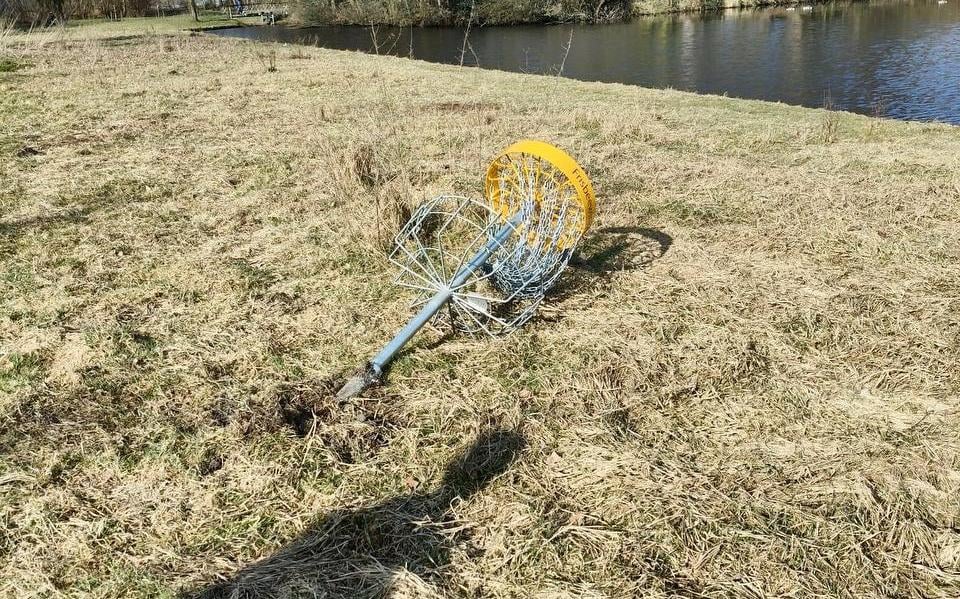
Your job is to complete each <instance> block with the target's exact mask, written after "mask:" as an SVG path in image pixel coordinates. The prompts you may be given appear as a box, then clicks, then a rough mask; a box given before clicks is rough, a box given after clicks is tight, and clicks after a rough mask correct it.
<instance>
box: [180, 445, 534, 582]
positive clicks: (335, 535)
mask: <svg viewBox="0 0 960 599" xmlns="http://www.w3.org/2000/svg"><path fill="white" fill-rule="evenodd" d="M524 445H525V441H524V438H523V437H522V436H521V435H520V434H519V433H517V432H514V431H510V430H494V431H491V432H487V433H485V434H482V435H480V437H479V438H478V439H477V440H476V441H475V442H474V443H473V444H472V445H471V447H470V448H469V449H468V450H467V451H465V452H464V453H463V454H461V455H460V456H458V457H457V458H456V459H454V460H453V461H451V462H450V463H449V464H448V465H447V467H446V471H445V474H444V477H443V481H442V483H441V484H440V486H439V487H438V488H436V489H434V490H432V491H427V492H416V493H411V494H408V495H401V496H398V497H393V498H390V499H387V500H385V501H383V502H381V503H379V504H376V505H373V506H370V507H366V508H360V509H345V510H337V511H334V512H331V513H329V514H327V515H325V516H324V517H322V518H321V519H319V520H318V521H317V522H316V523H315V524H314V525H312V526H310V527H309V528H308V529H307V530H306V531H305V532H304V533H302V534H301V535H300V536H298V537H297V538H295V539H293V540H292V541H290V542H289V543H288V544H287V545H285V546H284V547H283V548H281V549H280V550H279V551H277V552H276V553H275V554H273V555H272V556H270V557H268V558H266V559H263V560H261V561H259V562H256V563H254V564H251V565H249V566H247V567H245V568H243V569H241V570H240V571H238V572H236V573H235V574H233V575H232V576H230V577H229V578H227V579H225V580H223V581H222V582H218V583H215V584H211V585H210V586H208V587H206V588H202V589H199V590H195V591H189V592H187V593H184V594H183V595H181V597H184V598H193V599H228V598H229V599H253V598H261V597H263V598H267V597H344V598H347V597H350V598H353V597H382V596H385V595H386V594H387V593H388V592H389V591H390V587H391V584H392V582H393V578H394V576H395V575H396V574H397V573H398V572H399V571H400V570H401V569H406V570H407V571H410V572H412V573H414V574H416V575H417V576H419V577H421V578H423V579H426V580H432V581H433V582H436V583H440V584H442V583H443V576H444V575H443V573H444V570H445V569H446V567H447V565H448V564H449V561H450V552H451V551H452V550H453V549H454V548H455V547H456V546H457V545H459V544H462V543H464V542H465V541H466V540H467V539H468V537H467V533H465V532H464V531H462V530H461V531H456V530H454V531H453V532H451V530H450V529H456V528H458V527H455V526H453V525H454V522H453V516H452V515H451V514H450V505H451V502H453V501H454V500H458V499H459V500H466V499H468V498H469V497H470V496H471V495H473V494H475V493H477V492H479V491H480V490H482V489H483V488H484V487H485V486H486V485H487V484H488V483H489V482H490V481H491V480H493V479H494V478H495V477H496V476H498V475H500V474H502V473H503V472H505V471H506V470H507V468H509V466H510V465H511V464H512V463H513V461H514V460H515V459H516V458H517V456H518V455H519V454H520V452H521V450H522V449H523V447H524Z"/></svg>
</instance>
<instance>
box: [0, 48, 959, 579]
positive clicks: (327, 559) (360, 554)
mask: <svg viewBox="0 0 960 599" xmlns="http://www.w3.org/2000/svg"><path fill="white" fill-rule="evenodd" d="M3 42H4V43H3V45H4V48H3V53H4V56H8V57H10V60H15V61H16V64H18V65H23V67H22V68H20V67H18V68H17V70H15V71H10V72H3V73H0V121H2V127H0V154H2V160H0V353H2V357H0V448H2V451H0V594H4V595H7V596H17V597H30V596H61V595H69V596H97V597H119V596H123V597H147V596H151V597H152V596H168V597H169V596H174V595H176V594H178V593H181V592H184V593H192V592H197V591H202V590H203V589H207V590H208V591H209V593H208V595H214V596H215V595H216V594H217V593H218V592H231V591H232V590H236V592H237V594H238V595H239V596H244V593H246V594H247V595H249V594H252V593H259V594H261V595H267V596H269V595H283V594H284V593H288V594H300V595H303V596H323V594H324V593H325V592H328V591H329V592H333V593H334V594H335V595H340V596H364V595H377V594H381V593H382V592H383V589H384V588H387V589H389V593H390V594H391V595H392V596H395V597H402V596H418V597H422V596H459V597H468V596H482V597H625V596H649V597H666V596H677V595H681V596H702V597H721V596H736V597H767V596H792V597H881V596H883V597H889V596H896V597H956V596H958V594H960V438H958V437H960V432H958V431H960V413H958V400H957V397H958V390H960V370H958V368H957V364H958V358H960V346H958V339H960V320H958V318H957V314H958V313H960V254H958V249H957V248H960V228H958V226H957V220H958V218H960V130H958V129H956V128H951V127H947V126H939V125H922V124H906V123H896V122H892V121H884V123H883V127H875V126H874V123H875V121H874V120H872V119H870V118H866V117H860V116H854V115H850V114H844V113H836V112H833V113H827V112H825V111H821V110H808V109H802V108H791V107H787V106H781V105H774V104H768V103H763V102H749V101H741V100H732V99H726V98H719V97H703V96H696V95H691V94H683V93H679V92H671V91H652V90H644V89H638V88H631V87H625V86H618V85H600V84H588V83H579V82H574V81H566V80H557V79H555V78H542V77H534V76H525V75H514V74H505V73H496V72H485V71H479V70H474V69H457V68H452V67H446V66H438V65H429V64H425V63H420V62H413V61H408V60H402V59H393V58H383V57H372V56H364V55H358V54H350V53H338V52H332V51H324V50H316V49H311V50H310V51H309V55H310V56H311V59H310V60H300V59H299V58H298V56H296V55H295V54H289V53H288V52H276V51H274V49H273V48H271V47H265V46H264V45H261V44H252V43H240V42H234V41H229V40H226V39H211V38H207V37H204V36H194V37H189V36H185V35H183V36H181V35H177V36H146V37H142V38H137V39H130V40H123V41H122V42H117V41H111V40H105V41H98V40H87V39H78V38H77V37H72V38H71V39H68V40H63V39H59V38H43V39H37V40H34V39H33V38H27V39H24V38H23V37H20V36H17V37H7V38H5V39H4V40H3ZM264 55H272V56H274V57H275V68H276V70H275V72H268V70H269V69H265V68H264V64H263V60H262V56H264ZM825 123H829V131H827V130H826V127H827V126H826V125H825ZM519 137H539V138H544V139H547V140H550V141H553V142H555V143H558V144H560V145H562V146H564V147H566V148H568V149H569V150H570V151H571V152H572V153H573V154H574V155H575V156H577V157H578V159H579V160H580V161H581V162H582V164H583V165H584V166H585V167H586V169H587V170H588V172H590V173H591V175H592V176H593V178H594V181H595V182H596V185H597V189H598V194H599V204H600V213H599V218H598V222H597V223H596V225H595V228H594V233H593V236H592V237H591V238H590V240H589V242H588V243H587V244H586V246H585V247H584V249H583V252H582V255H581V256H580V257H579V259H578V260H577V261H576V263H575V264H574V265H573V267H572V268H571V269H570V271H569V273H568V276H567V277H566V278H565V279H564V281H563V284H562V286H561V288H560V289H558V291H557V294H556V295H555V296H554V297H553V299H552V300H551V301H550V302H548V305H547V306H546V307H545V309H544V310H543V312H542V314H541V317H540V318H538V319H537V320H535V321H534V322H532V323H531V324H530V325H529V326H528V327H526V328H525V329H524V330H522V331H521V332H519V333H517V334H515V335H513V336H510V337H507V338H505V339H501V340H497V341H489V340H485V339H476V340H475V339H469V338H451V339H444V340H440V338H439V335H438V334H436V333H433V332H431V333H428V334H424V335H422V336H421V337H419V338H418V339H417V341H416V343H415V344H414V345H413V346H412V347H411V348H410V350H409V351H408V352H406V353H405V354H404V355H403V356H402V357H401V358H400V359H399V361H398V362H397V364H396V366H395V367H394V368H393V370H392V372H391V375H390V378H389V381H388V384H387V385H386V387H385V388H383V389H381V390H379V391H378V392H377V393H378V394H379V395H378V396H376V397H368V398H365V399H362V400H359V401H357V402H355V403H351V404H345V405H336V404H334V403H331V399H330V397H329V393H328V391H329V389H330V388H331V386H332V385H333V384H334V383H333V382H331V380H330V379H331V377H335V376H339V375H342V374H343V373H346V372H348V371H349V370H351V369H352V368H354V367H356V366H357V365H358V364H359V363H361V362H362V360H363V359H365V358H366V357H368V356H369V355H370V354H371V353H372V352H373V351H375V350H376V349H377V348H378V347H379V346H380V344H382V343H383V342H384V341H386V340H387V339H388V338H389V336H390V335H391V334H392V332H393V331H394V330H395V329H396V328H397V327H398V326H399V325H400V324H401V323H402V322H403V321H404V319H405V318H406V316H407V312H406V310H405V308H404V306H405V301H406V300H407V299H408V298H407V297H406V296H405V294H404V293H402V292H400V291H399V290H397V289H395V288H393V287H392V286H391V285H390V284H389V282H390V279H391V275H392V273H391V272H390V270H389V269H388V265H387V262H386V261H385V260H384V256H383V253H384V241H385V236H387V233H386V232H387V231H389V230H390V229H391V228H392V227H395V226H396V224H397V223H398V222H400V221H402V220H403V217H404V214H406V212H405V211H408V210H409V208H410V206H413V205H415V204H416V203H417V202H418V201H420V199H422V198H426V197H429V196H431V195H432V194H435V193H437V192H441V191H450V192H458V193H469V194H475V193H477V192H478V191H479V189H480V184H481V173H482V169H483V165H485V163H486V161H487V160H488V159H489V158H490V157H491V156H492V155H493V154H494V152H496V151H497V150H498V149H500V148H502V147H504V146H505V145H507V144H508V143H509V142H511V141H513V140H515V139H516V138H519ZM24 148H30V151H24ZM484 431H488V432H489V431H500V432H491V433H489V434H488V435H487V436H483V437H481V438H482V439H484V441H483V442H482V443H480V444H479V445H477V447H475V448H474V450H473V451H468V449H467V448H468V447H469V446H470V445H471V444H472V443H474V440H475V439H477V438H478V437H479V436H481V434H482V433H483V432H484ZM491 439H501V440H503V439H506V440H507V441H509V443H508V444H507V445H508V446H509V448H512V449H511V450H510V453H509V456H507V457H504V458H503V459H500V458H497V457H496V456H497V455H501V454H502V452H501V454H498V453H497V451H496V449H497V447H500V446H494V445H491V443H490V440H491ZM521 447H522V450H521ZM491 448H492V449H491ZM458 456H463V457H459V458H458ZM478 456H480V457H478ZM483 456H494V457H493V458H489V459H486V461H484V459H485V458H484V459H481V458H482V457H483ZM508 458H509V459H508ZM448 464H450V465H448ZM470 464H473V465H472V466H470ZM445 471H446V473H447V474H446V475H444V472H445ZM457 472H459V473H460V474H456V473H457ZM451 473H454V474H451ZM457 496H459V497H460V499H457ZM216 585H220V586H216Z"/></svg>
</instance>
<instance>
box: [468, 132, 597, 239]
mask: <svg viewBox="0 0 960 599" xmlns="http://www.w3.org/2000/svg"><path fill="white" fill-rule="evenodd" d="M511 154H526V155H528V156H533V157H535V158H539V159H540V160H543V161H545V162H549V163H550V164H551V165H553V167H554V168H556V169H557V170H558V171H560V172H561V173H563V175H564V176H565V177H566V178H567V180H568V181H569V182H570V184H571V185H572V186H573V188H574V189H575V190H576V192H577V201H578V202H579V204H580V207H581V209H582V210H583V217H584V218H583V224H582V227H581V230H580V232H581V233H585V232H586V231H587V229H589V228H590V225H591V224H592V223H593V217H594V213H595V212H596V209H597V198H596V195H594V193H593V184H592V183H591V182H590V178H589V177H587V173H586V171H584V170H583V168H581V167H580V165H579V164H577V161H576V160H574V159H573V157H572V156H570V154H567V153H566V152H564V151H563V150H561V149H560V148H558V147H556V146H554V145H553V144H549V143H547V142H545V141H538V140H535V139H522V140H520V141H518V142H516V143H514V144H511V145H510V146H509V147H508V148H507V149H505V150H504V151H502V152H500V153H499V154H498V155H497V157H496V158H494V159H493V161H492V162H491V163H490V166H489V167H488V168H487V176H486V180H485V182H484V193H485V194H486V196H487V199H488V200H489V201H490V202H491V203H492V204H493V207H494V209H496V210H498V211H499V209H500V186H499V184H498V179H499V173H500V170H501V168H502V166H503V163H502V161H501V160H500V159H501V158H503V157H504V156H509V155H511Z"/></svg>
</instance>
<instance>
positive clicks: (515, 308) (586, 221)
mask: <svg viewBox="0 0 960 599" xmlns="http://www.w3.org/2000/svg"><path fill="white" fill-rule="evenodd" d="M484 195H485V196H486V197H485V201H479V200H475V199H471V198H465V197H459V196H451V195H441V196H438V197H436V198H434V199H432V200H430V201H428V202H426V203H424V204H422V205H421V206H420V207H419V208H417V210H416V211H415V212H414V213H413V215H412V216H411V217H410V220H409V221H407V224H406V225H404V227H403V229H401V231H400V232H399V233H398V234H397V236H396V239H395V245H394V249H393V251H392V253H391V254H390V262H392V263H393V264H394V265H396V266H397V267H398V268H399V274H398V275H397V279H396V283H397V284H398V285H400V286H402V287H406V288H408V289H411V290H413V291H414V292H415V296H416V297H415V299H414V300H413V303H412V305H411V307H412V308H419V312H418V313H417V314H416V316H414V317H413V318H412V319H411V320H410V321H409V322H408V323H407V324H406V326H404V327H403V328H402V329H400V331H399V332H397V334H396V336H394V338H393V339H392V340H391V341H390V342H389V343H388V344H387V345H385V346H384V347H383V349H382V350H380V353H378V354H377V355H376V356H374V357H373V358H372V359H371V360H370V361H369V362H368V363H367V365H366V367H365V369H364V370H363V371H362V373H361V374H359V375H357V376H355V377H353V378H352V379H350V380H349V381H347V383H346V384H345V385H344V386H343V388H342V389H340V391H339V393H337V398H338V399H346V398H349V397H352V396H354V395H356V394H357V393H359V392H360V391H362V390H363V389H364V388H365V387H367V386H368V385H370V384H372V383H374V382H376V381H378V380H379V379H380V377H381V376H382V375H383V372H384V369H385V368H386V366H387V364H389V362H390V361H391V360H392V359H393V357H394V356H395V355H396V354H397V352H398V351H399V350H400V349H401V348H402V347H403V346H404V345H405V344H406V343H407V342H408V341H409V340H410V339H411V338H412V337H413V336H414V335H415V334H416V333H417V331H419V330H420V329H421V328H422V327H423V326H424V325H425V324H426V323H427V322H428V321H429V320H430V319H431V318H434V317H437V319H438V320H439V321H440V322H441V324H443V325H445V326H446V327H448V328H450V329H453V330H457V331H463V332H468V333H485V334H488V335H491V336H495V335H500V334H503V333H507V332H509V331H511V330H513V329H516V328H517V327H519V326H521V325H522V324H523V323H525V322H526V321H528V320H529V319H530V317H532V316H533V315H534V313H535V312H536V310H537V307H538V306H539V305H540V302H541V301H542V300H543V297H544V294H545V293H546V292H547V290H549V289H550V287H552V286H553V284H554V283H556V282H557V279H558V278H559V277H560V274H561V273H562V272H563V269H564V267H566V265H567V262H569V260H570V257H571V256H572V255H573V252H574V250H575V249H576V247H577V243H578V242H579V241H580V239H581V237H582V236H583V234H584V233H585V232H586V231H587V229H588V228H589V227H590V224H591V222H592V221H593V215H594V212H595V210H596V199H595V197H594V194H593V187H592V185H591V184H590V180H589V179H588V178H587V175H586V173H584V171H583V169H581V168H580V166H579V165H578V164H577V163H576V161H575V160H574V159H573V158H571V157H570V156H569V155H568V154H567V153H566V152H564V151H562V150H560V149H559V148H556V147H554V146H552V145H550V144H547V143H544V142H540V141H532V140H524V141H520V142H517V143H515V144H513V145H512V146H510V147H509V148H507V149H506V150H504V151H503V152H502V153H501V154H500V155H499V156H497V158H496V159H494V161H493V162H492V163H491V164H490V167H489V168H488V169H487V175H486V181H485V185H484Z"/></svg>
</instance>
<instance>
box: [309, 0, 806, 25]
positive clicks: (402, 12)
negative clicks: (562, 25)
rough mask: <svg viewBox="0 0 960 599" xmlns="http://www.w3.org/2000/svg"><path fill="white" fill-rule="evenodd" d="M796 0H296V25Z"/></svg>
mask: <svg viewBox="0 0 960 599" xmlns="http://www.w3.org/2000/svg"><path fill="white" fill-rule="evenodd" d="M797 1H798V0H520V1H516V0H470V1H467V0H441V1H437V2H431V1H427V0H417V1H416V2H410V1H408V0H403V1H400V0H355V1H352V2H335V1H333V0H296V1H295V2H293V3H292V5H291V6H292V11H291V17H292V20H293V21H294V22H296V23H299V24H301V25H327V24H341V25H343V24H354V25H357V24H359V25H370V24H374V25H377V24H386V25H402V26H408V25H410V26H412V25H466V24H468V23H477V24H481V25H509V24H519V23H559V22H570V21H580V22H593V23H602V22H609V21H622V20H626V19H629V18H630V17H631V16H634V15H652V14H661V13H670V12H693V11H711V10H720V9H724V8H745V7H760V6H773V5H779V4H794V3H796V2H797Z"/></svg>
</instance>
